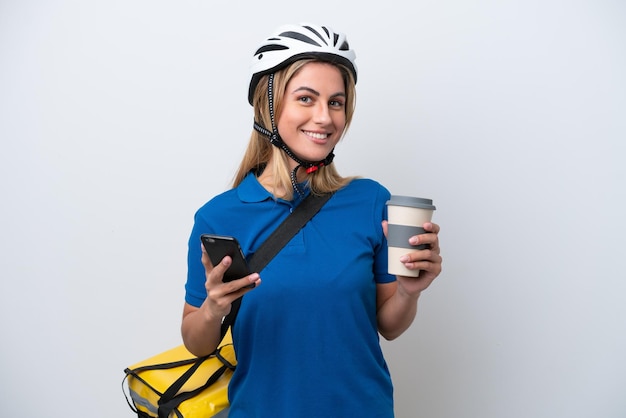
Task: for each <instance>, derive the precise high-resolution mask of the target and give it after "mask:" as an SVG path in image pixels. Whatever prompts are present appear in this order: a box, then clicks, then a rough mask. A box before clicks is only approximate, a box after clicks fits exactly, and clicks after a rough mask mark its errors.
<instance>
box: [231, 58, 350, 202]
mask: <svg viewBox="0 0 626 418" xmlns="http://www.w3.org/2000/svg"><path fill="white" fill-rule="evenodd" d="M310 62H320V61H319V60H316V59H314V58H311V59H303V60H299V61H296V62H294V63H293V64H291V65H289V66H287V67H286V68H284V69H282V70H280V71H278V72H276V73H275V75H274V83H273V98H274V114H275V119H276V120H277V119H278V117H279V116H280V112H281V110H282V102H283V96H284V94H285V90H286V88H287V84H288V83H289V81H290V80H291V79H292V78H293V76H294V75H296V74H297V72H298V71H299V70H300V69H301V68H302V67H303V66H305V65H306V64H308V63H310ZM322 62H325V61H322ZM333 65H335V66H337V68H339V70H340V71H341V74H342V76H343V80H344V86H345V89H346V106H345V109H346V125H345V127H344V130H343V132H342V134H341V137H342V138H343V136H344V135H345V134H346V132H347V130H348V127H349V126H350V122H351V121H352V116H353V115H354V109H355V105H356V103H355V102H356V89H355V83H354V78H353V76H352V73H351V72H350V71H349V70H348V68H346V67H344V66H342V65H339V64H333ZM268 78H269V76H268V75H265V76H263V77H262V78H261V80H260V81H259V83H258V84H257V86H256V89H255V91H254V96H253V101H252V105H253V107H254V120H255V121H257V122H258V123H259V124H261V125H262V126H264V127H266V128H267V129H271V126H272V121H271V117H270V111H269V99H268V95H267V83H268ZM271 159H273V162H274V164H273V172H272V173H269V174H270V177H271V178H272V179H273V181H274V191H276V190H284V191H285V195H284V196H283V195H281V196H276V195H275V197H277V198H278V197H280V198H283V199H286V200H291V199H292V198H293V186H292V184H291V178H290V171H291V170H290V169H289V157H288V156H287V155H286V153H285V152H284V151H283V150H282V149H280V148H279V147H276V146H274V145H272V144H271V143H270V141H269V139H268V138H267V137H266V136H264V135H262V134H261V133H259V132H257V131H256V130H253V131H252V134H251V135H250V141H249V142H248V147H247V149H246V151H245V153H244V156H243V159H242V161H241V163H240V164H239V169H238V170H237V174H236V175H235V179H234V181H233V187H237V186H238V185H239V184H240V183H241V182H242V181H243V179H244V178H245V177H246V176H247V175H248V173H249V172H250V171H252V170H256V171H259V170H262V169H264V168H265V165H266V164H267V163H268V162H269V161H270V160H271ZM352 179H353V177H342V176H340V175H339V172H338V171H337V169H336V168H335V165H334V164H329V165H327V166H324V167H321V168H320V169H318V170H317V171H315V172H313V173H311V174H309V175H308V178H307V181H308V184H309V187H310V189H311V192H312V193H314V194H325V193H329V192H334V191H337V190H339V189H340V188H342V187H343V186H345V185H346V184H348V183H349V182H350V181H351V180H352Z"/></svg>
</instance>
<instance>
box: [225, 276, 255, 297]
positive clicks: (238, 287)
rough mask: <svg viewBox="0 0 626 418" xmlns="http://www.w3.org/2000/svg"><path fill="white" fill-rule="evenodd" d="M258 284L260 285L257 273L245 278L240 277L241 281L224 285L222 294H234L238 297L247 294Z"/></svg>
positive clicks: (233, 281)
mask: <svg viewBox="0 0 626 418" xmlns="http://www.w3.org/2000/svg"><path fill="white" fill-rule="evenodd" d="M259 284H261V277H260V276H259V273H252V274H250V275H248V276H246V277H242V278H241V279H237V280H232V281H230V282H227V283H224V292H225V294H229V295H232V294H236V295H237V296H240V295H243V294H245V293H248V292H249V291H250V290H251V289H254V288H255V287H257V286H258V285H259Z"/></svg>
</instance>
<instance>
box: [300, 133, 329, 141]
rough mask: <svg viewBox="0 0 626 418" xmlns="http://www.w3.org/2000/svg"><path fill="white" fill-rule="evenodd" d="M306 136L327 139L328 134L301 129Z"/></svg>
mask: <svg viewBox="0 0 626 418" xmlns="http://www.w3.org/2000/svg"><path fill="white" fill-rule="evenodd" d="M302 132H303V133H304V134H305V135H306V136H310V137H311V138H314V139H327V138H328V137H329V136H330V134H321V133H317V132H310V131H302Z"/></svg>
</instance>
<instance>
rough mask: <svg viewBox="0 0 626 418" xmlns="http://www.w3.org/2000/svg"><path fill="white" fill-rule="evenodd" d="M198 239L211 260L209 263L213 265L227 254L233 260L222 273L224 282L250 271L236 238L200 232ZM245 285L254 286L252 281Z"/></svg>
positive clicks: (239, 277)
mask: <svg viewBox="0 0 626 418" xmlns="http://www.w3.org/2000/svg"><path fill="white" fill-rule="evenodd" d="M200 240H201V241H202V245H204V249H205V250H206V252H207V255H208V256H209V259H210V260H211V264H213V265H214V266H216V265H218V264H219V263H220V262H221V261H222V259H223V258H224V257H226V256H227V255H228V256H230V258H231V259H232V260H233V262H232V264H231V265H230V267H228V270H226V272H225V273H224V278H223V281H224V282H230V281H232V280H236V279H241V278H242V277H245V276H247V275H248V274H250V273H251V271H250V268H249V267H248V263H247V261H246V257H245V256H244V255H243V251H242V250H241V246H240V245H239V242H238V241H237V238H235V237H228V236H224V235H214V234H202V235H201V236H200ZM246 287H254V283H251V284H250V285H249V286H246Z"/></svg>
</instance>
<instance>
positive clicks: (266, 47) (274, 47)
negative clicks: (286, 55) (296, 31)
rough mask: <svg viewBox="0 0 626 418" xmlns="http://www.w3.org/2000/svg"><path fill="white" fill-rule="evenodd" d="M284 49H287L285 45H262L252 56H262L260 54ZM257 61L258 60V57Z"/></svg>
mask: <svg viewBox="0 0 626 418" xmlns="http://www.w3.org/2000/svg"><path fill="white" fill-rule="evenodd" d="M284 49H289V47H288V46H285V45H276V44H271V45H264V46H262V47H261V48H259V49H257V51H256V52H255V53H254V55H257V54H262V53H264V52H268V51H282V50H284ZM259 59H260V57H259Z"/></svg>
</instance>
